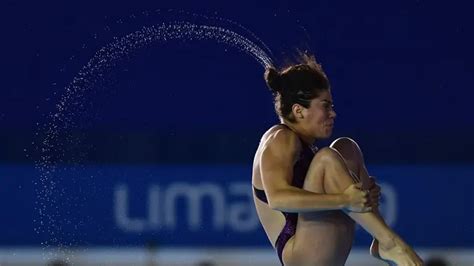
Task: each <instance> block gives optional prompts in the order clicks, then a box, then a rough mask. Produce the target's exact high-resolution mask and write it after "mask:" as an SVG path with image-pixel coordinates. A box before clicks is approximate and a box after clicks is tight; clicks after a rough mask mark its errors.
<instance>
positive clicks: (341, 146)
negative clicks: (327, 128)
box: [331, 138, 421, 265]
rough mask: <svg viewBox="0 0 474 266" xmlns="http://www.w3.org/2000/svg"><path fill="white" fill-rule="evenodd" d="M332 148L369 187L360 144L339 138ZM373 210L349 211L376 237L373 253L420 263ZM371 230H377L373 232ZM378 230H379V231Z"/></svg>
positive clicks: (364, 185) (413, 253) (374, 209)
mask: <svg viewBox="0 0 474 266" xmlns="http://www.w3.org/2000/svg"><path fill="white" fill-rule="evenodd" d="M331 148H333V149H335V150H337V151H338V153H339V154H340V155H341V156H342V159H343V161H344V162H345V164H346V166H347V167H348V168H349V170H350V171H351V172H352V173H354V174H355V175H357V176H358V178H359V179H360V181H362V183H363V188H364V189H368V188H369V187H368V185H367V184H368V183H369V178H370V176H369V173H368V171H367V168H366V166H365V163H364V157H363V154H362V151H361V149H360V147H359V145H358V144H357V143H356V142H355V141H354V140H352V139H350V138H339V139H337V140H335V141H334V142H333V143H332V144H331ZM372 212H373V214H374V215H375V217H372V215H368V214H365V213H353V212H351V213H348V215H349V216H350V217H351V218H352V219H354V220H355V221H356V222H357V223H359V224H360V225H361V226H362V227H364V229H365V230H366V231H368V232H369V233H370V234H371V235H372V236H373V237H374V241H373V242H372V245H371V247H370V252H371V254H372V255H373V256H375V257H378V258H380V259H382V258H381V257H380V256H381V255H382V257H384V258H385V259H388V260H394V261H398V262H400V263H403V262H406V263H408V264H409V265H415V264H416V263H420V261H421V260H420V259H419V257H418V256H417V255H416V253H415V252H414V251H413V250H411V248H410V247H409V246H408V245H407V244H406V243H404V242H403V240H402V239H400V238H399V237H398V236H397V235H396V234H395V233H394V232H393V231H392V230H391V229H390V227H389V226H388V225H387V224H386V223H385V221H384V219H383V217H382V216H381V215H380V213H379V209H378V208H373V210H372ZM374 218H376V219H374ZM364 225H365V226H364ZM377 228H379V229H377ZM384 228H385V229H384ZM371 230H372V231H373V230H376V231H373V232H371ZM377 231H379V232H378V233H377ZM384 231H386V232H384ZM387 233H388V234H387ZM380 234H382V235H386V236H387V238H385V239H379V238H378V237H377V235H380ZM377 239H378V240H379V241H382V245H383V248H382V250H381V252H380V253H379V248H378V246H379V243H378V242H377ZM412 263H413V264H412Z"/></svg>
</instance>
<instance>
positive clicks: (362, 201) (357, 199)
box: [343, 183, 372, 212]
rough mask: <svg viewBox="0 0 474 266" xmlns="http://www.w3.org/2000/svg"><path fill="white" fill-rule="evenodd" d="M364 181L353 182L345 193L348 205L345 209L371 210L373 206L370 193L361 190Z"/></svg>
mask: <svg viewBox="0 0 474 266" xmlns="http://www.w3.org/2000/svg"><path fill="white" fill-rule="evenodd" d="M361 187H362V183H357V184H352V185H350V186H349V187H348V188H346V190H344V193H343V195H344V196H345V197H346V198H347V206H346V207H345V209H347V210H349V211H353V212H369V211H371V210H372V207H370V206H369V202H368V199H367V197H368V193H367V192H366V191H363V190H361Z"/></svg>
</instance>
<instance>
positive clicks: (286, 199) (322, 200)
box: [260, 129, 366, 212]
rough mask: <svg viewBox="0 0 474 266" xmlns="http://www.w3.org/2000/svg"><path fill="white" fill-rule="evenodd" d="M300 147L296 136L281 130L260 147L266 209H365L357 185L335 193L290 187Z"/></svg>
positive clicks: (363, 199) (307, 210)
mask: <svg viewBox="0 0 474 266" xmlns="http://www.w3.org/2000/svg"><path fill="white" fill-rule="evenodd" d="M300 145H301V144H300V142H299V140H298V137H297V136H296V135H295V134H294V133H293V132H290V131H288V130H284V129H282V130H278V131H277V132H275V133H274V134H273V136H271V137H270V138H269V139H268V141H267V143H265V144H264V147H263V149H262V154H261V156H260V171H261V172H260V174H261V177H262V183H263V186H264V189H265V192H266V194H267V199H268V204H269V206H270V207H271V208H273V209H275V210H279V211H285V212H312V211H321V210H340V209H344V208H354V206H359V205H360V210H365V209H364V208H365V207H366V206H365V193H364V192H362V191H360V190H359V189H358V185H352V186H350V187H349V188H348V189H347V190H346V191H344V192H345V193H339V194H318V193H313V192H310V191H307V190H304V189H300V188H296V187H293V186H291V180H292V178H293V162H294V160H295V157H296V156H297V155H298V153H299V151H300V149H301V147H300ZM357 204H358V205H357Z"/></svg>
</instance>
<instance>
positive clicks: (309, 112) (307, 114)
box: [297, 90, 336, 139]
mask: <svg viewBox="0 0 474 266" xmlns="http://www.w3.org/2000/svg"><path fill="white" fill-rule="evenodd" d="M301 114H302V116H301V115H300V117H303V118H302V119H298V120H299V122H301V126H302V128H304V131H305V132H306V134H308V135H310V136H312V137H313V138H315V139H325V138H329V137H330V136H331V134H332V129H333V126H334V119H335V118H336V112H335V111H334V105H333V101H332V95H331V91H330V90H326V91H324V92H322V93H321V94H320V95H319V97H318V98H315V99H313V100H312V101H311V104H310V106H309V108H301ZM297 117H298V115H297Z"/></svg>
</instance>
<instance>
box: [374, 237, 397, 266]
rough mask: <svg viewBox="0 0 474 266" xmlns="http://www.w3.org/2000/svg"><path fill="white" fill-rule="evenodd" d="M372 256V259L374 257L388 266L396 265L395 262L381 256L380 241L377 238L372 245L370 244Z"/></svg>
mask: <svg viewBox="0 0 474 266" xmlns="http://www.w3.org/2000/svg"><path fill="white" fill-rule="evenodd" d="M370 255H372V257H374V258H376V259H378V260H381V261H384V262H386V263H388V265H396V264H395V263H394V262H393V261H390V260H387V259H383V258H382V257H381V256H380V252H379V241H378V240H377V239H375V238H374V239H373V240H372V244H370Z"/></svg>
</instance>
